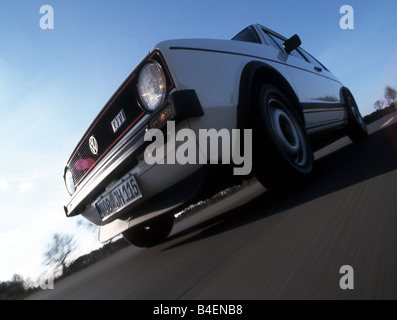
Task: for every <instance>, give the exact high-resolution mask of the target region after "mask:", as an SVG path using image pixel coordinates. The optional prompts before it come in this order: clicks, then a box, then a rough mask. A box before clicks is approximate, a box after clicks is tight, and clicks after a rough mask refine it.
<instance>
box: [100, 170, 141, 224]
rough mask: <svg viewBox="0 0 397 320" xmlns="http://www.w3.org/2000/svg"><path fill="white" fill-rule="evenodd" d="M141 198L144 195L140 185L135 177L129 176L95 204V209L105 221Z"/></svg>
mask: <svg viewBox="0 0 397 320" xmlns="http://www.w3.org/2000/svg"><path fill="white" fill-rule="evenodd" d="M140 198H142V194H141V191H140V189H139V186H138V183H137V182H136V180H135V177H134V176H133V175H131V174H129V175H127V176H125V177H124V178H122V179H121V180H120V181H119V182H118V183H117V184H116V185H115V186H113V187H112V188H111V189H110V190H108V191H107V192H106V193H104V194H103V195H102V196H101V197H100V198H99V199H98V200H97V201H96V202H95V208H96V209H97V211H98V213H99V215H100V216H101V218H102V220H105V219H107V218H109V217H110V216H112V215H114V214H116V213H117V212H119V211H120V210H122V209H124V208H125V207H126V206H128V205H129V204H131V203H133V202H135V201H136V200H138V199H140Z"/></svg>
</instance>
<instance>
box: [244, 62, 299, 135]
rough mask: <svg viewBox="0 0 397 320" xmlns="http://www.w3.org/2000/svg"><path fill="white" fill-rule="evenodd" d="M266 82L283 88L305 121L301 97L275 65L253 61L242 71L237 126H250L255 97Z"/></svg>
mask: <svg viewBox="0 0 397 320" xmlns="http://www.w3.org/2000/svg"><path fill="white" fill-rule="evenodd" d="M265 83H268V84H273V85H275V86H276V87H278V88H279V89H280V90H282V92H283V93H284V94H285V95H286V96H287V97H288V98H289V99H290V101H291V103H292V104H293V106H294V107H295V109H296V110H297V112H298V114H299V115H300V116H301V119H302V121H303V123H305V121H304V117H303V112H302V109H301V108H300V107H299V106H300V102H299V99H298V97H297V95H296V94H295V91H294V89H293V88H292V87H291V85H290V84H289V82H288V81H287V80H286V79H285V77H284V76H283V75H282V74H281V73H280V72H279V71H277V70H276V69H275V68H274V67H272V66H270V65H268V64H266V63H264V62H261V61H251V62H249V63H248V64H246V65H245V67H244V69H243V71H242V73H241V78H240V88H239V100H238V106H237V128H239V129H244V128H247V127H248V126H249V124H250V118H251V112H252V111H251V110H252V108H251V106H252V102H253V97H255V94H256V93H258V92H259V90H260V88H261V85H262V84H265Z"/></svg>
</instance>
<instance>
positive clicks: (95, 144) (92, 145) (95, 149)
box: [88, 136, 98, 155]
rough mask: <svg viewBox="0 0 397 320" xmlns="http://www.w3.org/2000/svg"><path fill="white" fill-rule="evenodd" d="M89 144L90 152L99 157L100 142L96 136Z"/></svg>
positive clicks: (92, 137)
mask: <svg viewBox="0 0 397 320" xmlns="http://www.w3.org/2000/svg"><path fill="white" fill-rule="evenodd" d="M88 144H89V146H90V150H91V152H92V153H93V154H95V155H97V154H98V141H96V139H95V137H94V136H91V138H90V140H89V141H88Z"/></svg>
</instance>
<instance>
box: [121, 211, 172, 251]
mask: <svg viewBox="0 0 397 320" xmlns="http://www.w3.org/2000/svg"><path fill="white" fill-rule="evenodd" d="M174 220H175V217H174V216H173V215H171V214H168V215H163V216H160V217H157V218H155V219H152V220H149V221H147V222H145V223H142V224H139V225H137V226H135V227H132V228H130V229H128V230H127V231H125V232H123V237H124V238H125V239H126V240H127V241H128V242H129V243H131V244H132V245H134V246H137V247H142V248H144V247H152V246H154V245H157V244H159V243H161V242H163V241H164V240H165V239H167V237H168V235H169V234H170V233H171V230H172V227H173V226H174Z"/></svg>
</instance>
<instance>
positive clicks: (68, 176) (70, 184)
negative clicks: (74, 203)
mask: <svg viewBox="0 0 397 320" xmlns="http://www.w3.org/2000/svg"><path fill="white" fill-rule="evenodd" d="M65 185H66V189H68V192H69V193H70V195H71V196H72V195H73V193H74V192H75V191H76V186H75V184H74V179H73V174H72V171H70V169H69V168H67V169H66V171H65Z"/></svg>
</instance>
